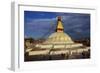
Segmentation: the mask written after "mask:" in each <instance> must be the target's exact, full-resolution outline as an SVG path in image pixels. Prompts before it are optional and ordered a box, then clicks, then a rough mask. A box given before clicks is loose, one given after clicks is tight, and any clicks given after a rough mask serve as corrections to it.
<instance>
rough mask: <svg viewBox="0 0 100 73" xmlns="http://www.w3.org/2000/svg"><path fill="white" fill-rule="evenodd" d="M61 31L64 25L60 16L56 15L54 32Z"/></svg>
mask: <svg viewBox="0 0 100 73" xmlns="http://www.w3.org/2000/svg"><path fill="white" fill-rule="evenodd" d="M63 31H64V27H63V24H62V21H61V16H58V21H57V28H56V32H63Z"/></svg>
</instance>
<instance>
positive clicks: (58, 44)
mask: <svg viewBox="0 0 100 73" xmlns="http://www.w3.org/2000/svg"><path fill="white" fill-rule="evenodd" d="M80 46H83V44H80V43H74V41H73V40H72V38H71V37H70V36H69V35H68V34H67V33H65V32H64V26H63V24H62V20H61V17H60V16H58V19H57V26H56V31H55V32H54V33H52V34H51V35H50V36H49V37H48V39H47V40H46V41H45V42H43V43H42V44H37V45H36V47H40V48H41V49H42V48H46V49H51V48H52V49H57V48H60V49H65V48H73V47H74V48H75V47H80Z"/></svg>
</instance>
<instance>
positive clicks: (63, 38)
mask: <svg viewBox="0 0 100 73" xmlns="http://www.w3.org/2000/svg"><path fill="white" fill-rule="evenodd" d="M44 43H47V44H72V43H74V42H73V41H72V39H71V37H70V36H69V35H67V34H66V33H64V32H55V33H53V34H52V35H50V36H49V37H48V39H47V40H46V41H45V42H44Z"/></svg>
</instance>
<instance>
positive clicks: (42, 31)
mask: <svg viewBox="0 0 100 73" xmlns="http://www.w3.org/2000/svg"><path fill="white" fill-rule="evenodd" d="M58 16H61V17H62V23H63V26H64V32H65V33H67V34H68V35H69V36H71V38H72V39H81V38H89V37H90V14H84V13H61V12H43V11H24V37H25V38H28V37H32V38H34V39H40V38H48V36H49V35H51V34H52V33H54V32H55V29H56V25H57V17H58Z"/></svg>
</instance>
